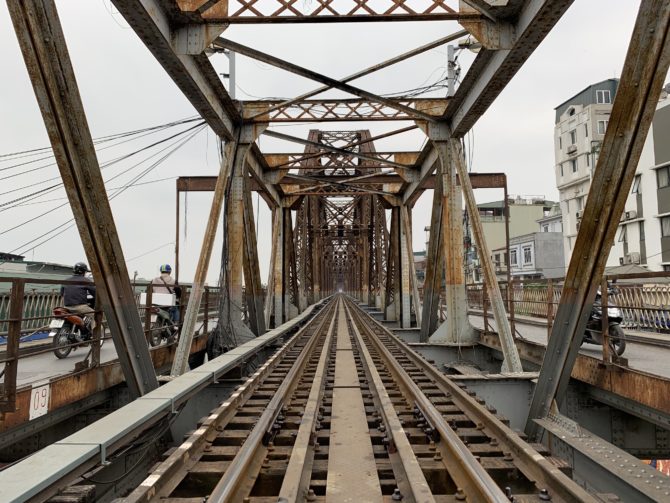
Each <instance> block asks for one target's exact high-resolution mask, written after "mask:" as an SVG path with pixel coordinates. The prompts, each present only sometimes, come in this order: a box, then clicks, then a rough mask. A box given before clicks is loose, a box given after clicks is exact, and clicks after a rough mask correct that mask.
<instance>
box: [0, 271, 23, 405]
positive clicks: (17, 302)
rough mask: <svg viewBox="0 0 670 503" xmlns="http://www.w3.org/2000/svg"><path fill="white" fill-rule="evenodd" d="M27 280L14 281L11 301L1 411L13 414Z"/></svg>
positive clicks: (0, 403)
mask: <svg viewBox="0 0 670 503" xmlns="http://www.w3.org/2000/svg"><path fill="white" fill-rule="evenodd" d="M24 292H25V280H24V279H22V278H18V279H14V280H13V281H12V291H11V294H10V300H9V320H8V325H9V330H8V333H7V361H6V362H5V380H4V389H3V395H4V397H3V399H2V401H0V411H2V412H13V411H14V409H15V406H16V375H17V369H18V365H19V341H20V339H21V320H22V318H23V297H24Z"/></svg>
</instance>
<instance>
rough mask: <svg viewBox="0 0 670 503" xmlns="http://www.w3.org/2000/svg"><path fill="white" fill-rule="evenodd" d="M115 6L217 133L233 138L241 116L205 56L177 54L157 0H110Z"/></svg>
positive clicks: (166, 17)
mask: <svg viewBox="0 0 670 503" xmlns="http://www.w3.org/2000/svg"><path fill="white" fill-rule="evenodd" d="M113 2H114V6H115V7H116V8H117V9H118V11H119V12H120V13H121V15H123V17H124V19H125V20H126V22H127V23H128V24H129V25H130V27H131V28H132V29H133V30H134V31H135V33H136V34H137V36H138V37H140V40H142V42H144V44H145V45H146V46H147V49H149V51H150V52H151V53H152V54H153V55H154V57H155V58H156V60H157V61H158V62H159V63H160V64H161V66H162V67H163V68H164V69H165V71H166V72H167V73H168V75H169V76H170V77H171V78H172V80H173V81H174V83H175V84H177V87H179V89H180V90H181V91H182V93H184V96H186V98H187V99H188V100H189V101H190V102H191V104H192V105H193V106H194V107H195V109H196V110H197V111H198V113H199V114H200V115H201V116H202V118H203V119H205V120H206V121H207V124H209V126H210V127H211V128H212V129H213V130H214V132H215V133H216V134H218V135H219V136H220V137H222V138H223V139H225V140H232V139H234V138H233V131H234V129H235V124H237V123H238V122H239V120H240V115H239V113H238V112H237V110H236V109H235V107H234V105H233V102H232V100H231V99H230V96H229V95H228V93H227V92H226V89H225V88H224V87H223V84H222V83H221V80H220V79H219V76H218V75H217V74H216V72H215V71H214V69H213V68H212V66H211V64H210V63H209V60H208V59H207V57H206V56H205V55H202V54H199V55H190V54H178V53H177V51H176V50H175V48H174V46H173V40H174V39H175V30H174V29H173V27H172V26H173V23H172V21H171V19H170V17H169V15H168V13H167V12H166V9H165V2H161V1H160V0H113Z"/></svg>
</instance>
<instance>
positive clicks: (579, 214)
mask: <svg viewBox="0 0 670 503" xmlns="http://www.w3.org/2000/svg"><path fill="white" fill-rule="evenodd" d="M583 214H584V212H583V211H578V212H577V213H575V216H576V217H577V220H580V219H581V218H582V215H583Z"/></svg>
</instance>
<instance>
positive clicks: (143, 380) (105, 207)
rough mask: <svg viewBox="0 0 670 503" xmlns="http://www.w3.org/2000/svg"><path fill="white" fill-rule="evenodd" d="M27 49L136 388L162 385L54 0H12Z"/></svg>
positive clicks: (128, 375) (101, 295)
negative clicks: (139, 309) (136, 301)
mask: <svg viewBox="0 0 670 503" xmlns="http://www.w3.org/2000/svg"><path fill="white" fill-rule="evenodd" d="M7 5H8V6H9V11H10V14H11V17H12V22H13V23H14V29H15V30H16V34H17V37H18V39H19V45H20V46H21V52H22V53H23V57H24V59H25V62H26V66H27V68H28V73H29V75H30V79H31V81H32V84H33V88H34V90H35V95H36V97H37V102H38V103H39V106H40V110H41V112H42V117H43V119H44V123H45V125H46V128H47V132H48V134H49V139H50V141H51V144H52V147H53V152H54V155H55V157H56V161H57V163H58V168H59V170H60V173H61V177H62V179H63V184H64V186H65V191H66V193H67V196H68V199H69V201H70V206H71V208H72V213H73V214H74V218H75V222H76V223H77V228H78V229H79V234H80V236H81V240H82V244H83V245H84V250H85V251H86V256H87V258H88V261H89V264H90V266H91V270H92V271H93V276H94V278H95V279H96V286H97V292H98V298H99V299H100V304H101V305H102V308H103V309H104V311H105V314H106V317H107V323H108V324H109V328H110V331H111V334H112V338H113V339H114V345H115V346H116V351H117V353H118V355H119V360H120V362H121V367H122V368H123V373H124V376H125V378H126V382H127V384H128V387H129V390H130V393H131V394H132V396H134V397H137V396H140V395H143V394H145V393H147V392H149V391H151V390H152V389H154V388H156V387H157V386H158V381H157V380H156V374H155V371H154V368H153V365H152V363H151V357H150V355H149V348H148V346H147V342H146V339H145V337H144V331H143V330H142V322H141V321H140V316H139V313H138V311H137V306H136V305H135V296H134V293H133V290H132V286H131V284H130V278H129V276H128V269H127V267H126V262H125V259H124V257H123V250H122V248H121V243H120V241H119V237H118V234H117V232H116V225H115V223H114V217H113V215H112V209H111V207H110V205H109V199H108V198H107V192H106V190H105V183H104V181H103V179H102V174H101V173H100V166H99V164H98V160H97V157H96V154H95V148H94V146H93V140H92V138H91V133H90V131H89V128H88V123H87V121H86V114H85V111H84V107H83V104H82V102H81V97H80V96H79V88H78V86H77V80H76V78H75V75H74V70H73V68H72V63H71V61H70V56H69V54H68V50H67V46H66V44H65V39H64V35H63V30H62V27H61V24H60V20H59V18H58V12H57V10H56V6H55V4H54V2H53V0H32V1H18V0H8V2H7Z"/></svg>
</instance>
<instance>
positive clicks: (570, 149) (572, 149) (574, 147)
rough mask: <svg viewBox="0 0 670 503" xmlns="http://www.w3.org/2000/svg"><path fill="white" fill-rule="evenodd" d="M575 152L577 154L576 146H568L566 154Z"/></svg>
mask: <svg viewBox="0 0 670 503" xmlns="http://www.w3.org/2000/svg"><path fill="white" fill-rule="evenodd" d="M575 152H577V145H570V146H569V147H568V154H574V153H575Z"/></svg>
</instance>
